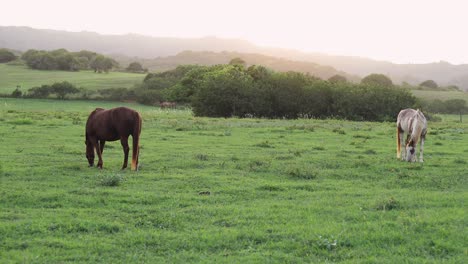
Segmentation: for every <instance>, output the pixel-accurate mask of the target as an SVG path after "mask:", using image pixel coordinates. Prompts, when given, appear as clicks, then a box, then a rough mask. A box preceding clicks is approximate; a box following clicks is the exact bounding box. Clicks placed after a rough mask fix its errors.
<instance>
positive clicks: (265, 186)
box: [0, 99, 468, 263]
mask: <svg viewBox="0 0 468 264" xmlns="http://www.w3.org/2000/svg"><path fill="white" fill-rule="evenodd" d="M117 105H120V104H117V103H108V102H106V103H103V102H80V101H69V102H63V101H62V102H59V101H48V100H17V99H0V162H1V163H0V262H1V263H10V262H11V263H17V262H26V263H31V262H32V263H57V262H59V263H62V262H86V263H95V262H100V263H129V262H136V263H146V262H148V263H161V262H169V263H175V262H178V263H214V262H216V263H218V262H219V263H232V262H235V263H240V262H247V263H265V262H273V263H302V262H305V263H317V262H344V263H356V262H360V263H362V262H364V263H441V262H445V263H466V262H467V255H466V254H467V253H466V245H467V244H466V225H467V214H466V207H465V204H466V199H467V177H466V171H467V170H466V168H467V162H468V158H467V156H468V155H467V154H468V145H467V144H466V142H467V141H468V134H467V129H468V125H467V124H466V123H462V124H460V123H456V122H455V120H457V117H456V116H453V117H451V116H444V118H443V119H444V121H443V122H438V123H429V134H428V138H427V142H426V146H425V149H426V151H425V154H426V155H425V163H424V165H422V164H410V163H405V162H400V161H397V160H396V158H395V135H394V134H395V127H394V124H393V123H371V122H349V121H339V120H263V119H235V118H232V119H221V118H219V119H217V118H197V117H193V116H192V115H191V113H190V112H189V111H187V110H160V109H156V108H151V107H145V106H140V105H130V106H131V107H133V108H135V109H137V110H139V111H140V112H141V113H142V116H143V119H144V122H143V131H142V138H141V151H140V153H141V156H140V163H141V170H140V171H138V172H132V171H129V170H126V171H120V170H119V168H120V166H121V162H122V160H123V155H122V149H121V147H120V143H118V142H109V143H108V144H106V149H105V151H104V169H103V170H97V169H96V168H88V167H87V163H86V159H85V155H84V138H83V131H84V124H85V122H86V118H87V114H88V113H89V112H90V111H91V110H92V109H94V108H95V107H97V106H104V107H106V108H109V107H112V106H117Z"/></svg>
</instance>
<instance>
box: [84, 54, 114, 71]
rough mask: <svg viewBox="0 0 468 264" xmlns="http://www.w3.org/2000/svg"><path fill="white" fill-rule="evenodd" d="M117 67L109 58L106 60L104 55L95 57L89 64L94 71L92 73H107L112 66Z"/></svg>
mask: <svg viewBox="0 0 468 264" xmlns="http://www.w3.org/2000/svg"><path fill="white" fill-rule="evenodd" d="M116 65H118V63H117V62H116V61H114V60H113V59H111V58H107V57H105V56H104V55H100V54H99V55H97V56H96V57H95V58H94V59H93V60H92V61H91V63H90V67H91V69H93V70H94V72H98V73H101V72H108V71H109V70H111V69H112V68H113V67H114V66H116Z"/></svg>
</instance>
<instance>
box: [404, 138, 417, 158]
mask: <svg viewBox="0 0 468 264" xmlns="http://www.w3.org/2000/svg"><path fill="white" fill-rule="evenodd" d="M406 161H408V162H414V161H416V145H415V144H414V142H413V140H410V141H409V142H408V143H407V144H406Z"/></svg>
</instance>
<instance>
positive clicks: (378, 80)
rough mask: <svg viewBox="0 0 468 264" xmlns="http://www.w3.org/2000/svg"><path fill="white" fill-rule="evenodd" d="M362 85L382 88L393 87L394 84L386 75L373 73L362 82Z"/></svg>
mask: <svg viewBox="0 0 468 264" xmlns="http://www.w3.org/2000/svg"><path fill="white" fill-rule="evenodd" d="M361 83H362V84H366V85H371V86H382V87H392V86H393V82H392V80H391V79H390V78H388V77H387V76H385V75H384V74H377V73H372V74H369V75H367V76H366V77H364V78H363V79H362V80H361Z"/></svg>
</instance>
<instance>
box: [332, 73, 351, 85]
mask: <svg viewBox="0 0 468 264" xmlns="http://www.w3.org/2000/svg"><path fill="white" fill-rule="evenodd" d="M328 81H329V82H331V83H339V82H347V81H348V80H347V79H346V77H344V76H342V75H339V74H335V75H333V76H332V77H330V78H328Z"/></svg>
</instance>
